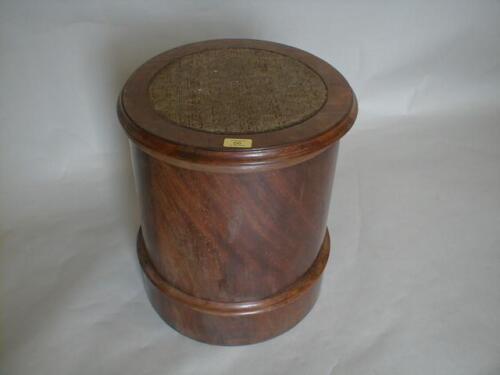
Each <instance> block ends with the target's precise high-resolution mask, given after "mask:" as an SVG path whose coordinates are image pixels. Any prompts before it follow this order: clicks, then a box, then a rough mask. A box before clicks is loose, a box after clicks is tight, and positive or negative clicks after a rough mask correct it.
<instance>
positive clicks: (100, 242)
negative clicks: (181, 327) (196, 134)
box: [0, 0, 500, 375]
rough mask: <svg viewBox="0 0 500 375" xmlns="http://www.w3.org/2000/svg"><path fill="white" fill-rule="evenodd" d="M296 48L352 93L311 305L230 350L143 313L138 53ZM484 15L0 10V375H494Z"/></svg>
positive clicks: (490, 109) (490, 108) (372, 7)
mask: <svg viewBox="0 0 500 375" xmlns="http://www.w3.org/2000/svg"><path fill="white" fill-rule="evenodd" d="M221 37H234V38H236V37H243V38H256V39H267V40H272V41H277V42H282V43H285V44H289V45H293V46H296V47H299V48H302V49H305V50H307V51H310V52H312V53H314V54H316V55H318V56H320V57H322V58H323V59H325V60H327V61H328V62H330V63H331V64H332V65H334V66H335V67H337V68H338V69H339V70H340V71H341V72H342V73H343V74H344V75H345V77H346V78H347V79H348V80H349V82H350V83H351V85H352V87H353V88H354V90H355V92H356V94H357V96H358V99H359V106H360V113H359V117H358V121H357V123H356V124H355V126H354V128H353V129H352V131H351V132H350V133H349V134H348V135H347V136H346V137H345V138H343V140H342V143H341V150H340V156H339V160H338V169H337V174H336V179H335V184H334V192H333V200H332V203H331V215H330V219H329V226H330V230H331V232H332V235H333V256H332V258H331V260H330V262H329V265H328V268H327V270H326V273H325V275H324V282H323V287H322V292H321V295H320V299H319V300H318V303H317V305H316V306H315V307H314V309H313V310H312V312H311V313H310V314H309V315H308V316H307V318H306V319H305V320H303V321H302V323H301V324H299V325H298V326H297V327H296V328H294V329H293V330H291V331H289V332H288V333H286V334H284V335H282V336H280V337H278V338H276V339H273V340H270V341H267V342H264V343H261V344H257V345H251V346H243V347H229V348H227V347H216V346H210V345H205V344H201V343H198V342H195V341H192V340H190V339H188V338H185V337H183V336H181V335H179V334H178V333H176V332H175V331H173V330H172V329H170V328H169V327H168V326H166V325H165V324H164V323H163V322H162V321H161V320H160V318H159V317H158V316H157V315H156V313H155V312H154V311H153V309H152V308H151V307H150V305H149V303H148V301H147V299H146V294H145V292H144V290H143V286H142V283H141V279H140V273H139V268H138V265H137V261H136V256H135V235H136V230H137V228H138V212H137V203H136V202H137V200H136V197H135V192H134V186H133V179H132V172H131V166H130V156H129V152H128V144H127V138H126V136H125V134H124V132H123V131H122V130H121V128H120V126H119V124H118V121H117V117H116V115H115V102H116V98H117V96H118V93H119V91H120V88H121V86H122V85H123V84H124V82H125V80H126V78H127V77H128V76H129V74H130V73H132V71H133V70H134V69H135V68H136V67H138V66H139V65H140V64H141V63H142V62H144V61H145V60H146V59H148V58H150V57H152V56H154V55H156V54H158V53H160V52H162V51H164V50H167V49H169V48H172V47H175V46H178V45H181V44H184V43H188V42H193V41H198V40H204V39H211V38H221ZM499 100H500V3H499V2H498V1H449V2H443V1H420V2H418V1H384V2H375V1H346V2H335V1H316V2H313V1H305V0H302V1H275V0H274V1H253V2H251V1H229V0H220V1H131V0H128V1H127V0H124V1H117V0H114V1H113V0H106V1H104V0H100V1H97V0H86V1H71V2H69V1H55V0H46V1H35V0H32V1H25V0H18V1H14V0H10V1H7V0H2V1H1V2H0V126H1V134H0V152H1V154H0V163H1V164H0V168H1V169H0V194H1V195H0V215H1V216H0V225H1V235H0V246H1V284H0V306H1V320H2V327H1V331H0V332H1V335H2V349H1V350H2V354H1V358H0V359H1V361H0V366H1V367H0V372H1V373H2V374H9V375H10V374H23V375H24V374H37V375H43V374H50V375H54V374H68V375H69V374H239V375H243V374H311V375H312V374H454V375H458V374H490V375H493V374H500V289H499V286H500V146H499V142H500V105H499V104H500V103H499Z"/></svg>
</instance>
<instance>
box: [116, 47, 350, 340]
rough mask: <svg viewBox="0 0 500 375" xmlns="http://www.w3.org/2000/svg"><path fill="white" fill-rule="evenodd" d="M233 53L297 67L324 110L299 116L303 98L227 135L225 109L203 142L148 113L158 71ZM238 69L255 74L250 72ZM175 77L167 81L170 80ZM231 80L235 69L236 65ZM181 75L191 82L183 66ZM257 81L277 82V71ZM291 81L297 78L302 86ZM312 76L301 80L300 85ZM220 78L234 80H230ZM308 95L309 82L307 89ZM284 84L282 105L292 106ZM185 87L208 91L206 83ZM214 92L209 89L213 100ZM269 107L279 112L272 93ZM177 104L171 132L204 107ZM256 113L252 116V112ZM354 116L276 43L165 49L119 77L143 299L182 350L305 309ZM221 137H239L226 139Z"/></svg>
mask: <svg viewBox="0 0 500 375" xmlns="http://www.w3.org/2000/svg"><path fill="white" fill-rule="evenodd" d="M235 48H236V49H238V48H241V49H247V50H248V49H260V50H267V51H270V52H269V53H273V54H276V53H279V54H280V56H288V57H287V58H289V59H295V60H297V61H298V64H300V66H302V67H304V69H309V70H311V71H314V72H315V73H314V75H317V76H318V77H321V81H322V82H324V85H325V86H324V87H326V90H327V91H326V93H327V96H326V99H325V98H323V99H322V101H323V102H322V104H321V105H320V107H319V109H316V110H315V112H314V110H313V109H312V108H315V106H317V105H318V103H319V101H318V103H316V104H315V105H311V103H313V100H310V101H309V102H308V100H309V99H307V100H306V103H305V104H304V105H303V106H300V105H297V112H293V111H292V112H287V111H286V110H284V111H277V112H275V115H276V114H278V115H276V116H275V118H274V119H272V118H269V122H268V123H266V122H265V121H263V120H262V121H260V120H258V118H259V116H258V115H255V116H253V117H252V116H247V118H246V119H245V120H244V121H243V120H242V122H240V123H233V124H232V125H230V122H231V121H229V120H228V119H231V118H236V117H237V116H238V114H239V113H238V111H241V112H242V115H245V111H244V110H243V109H241V108H240V109H238V108H239V107H238V104H234V103H232V104H231V101H230V100H228V101H227V102H228V108H229V110H230V112H231V111H235V112H234V113H231V114H229V113H230V112H228V113H227V114H226V115H224V116H222V117H219V118H216V117H212V118H211V121H212V122H211V123H210V125H209V126H211V127H212V130H214V132H211V131H206V130H207V129H205V131H203V130H202V129H200V126H199V124H198V125H197V124H196V121H194V120H193V121H191V120H189V121H187V122H186V123H185V124H184V125H188V126H181V125H180V124H176V123H174V122H173V121H172V119H169V118H168V116H171V117H175V116H176V115H175V116H174V115H172V113H173V112H172V108H170V109H168V110H166V112H168V113H169V114H168V116H165V113H163V114H162V115H159V114H158V111H157V109H158V108H156V109H155V104H154V103H152V102H151V96H150V92H149V91H148V87H149V84H150V82H151V80H152V79H153V78H154V77H155V76H156V74H158V72H160V74H162V73H161V72H162V71H163V72H165V70H163V69H165V67H168V65H169V64H172V62H174V63H175V61H182V57H183V56H191V57H190V59H191V60H189V61H190V62H189V64H188V63H186V65H190V64H191V65H193V64H194V65H196V64H195V63H193V61H192V59H193V58H194V57H193V56H192V55H193V54H194V53H197V52H200V51H207V50H208V51H210V50H213V49H216V50H217V51H219V52H217V53H216V55H219V57H220V56H222V57H224V56H226V57H227V56H228V54H229V55H230V56H232V57H234V51H233V49H235ZM221 49H222V50H224V49H231V50H230V51H229V50H228V51H222V52H220V50H221ZM238 53H241V51H240V52H238ZM252 53H253V52H252ZM266 53H267V52H266ZM240 57H241V56H240ZM211 58H214V56H211ZM229 60H231V59H229ZM236 60H237V59H236ZM233 63H234V64H236V62H234V61H233ZM238 63H239V64H240V65H241V64H242V63H243V62H242V61H240V62H238ZM224 64H225V63H224ZM224 64H222V65H220V66H219V68H222V67H223V66H224ZM208 65H209V67H210V69H213V65H210V64H208ZM250 66H252V69H257V67H256V65H255V61H254V62H251V63H250ZM247 68H248V67H247ZM176 69H177V68H176ZM176 69H174V70H172V71H170V73H168V74H172V72H173V71H175V72H179V70H178V69H177V70H176ZM225 69H227V70H229V71H230V70H231V68H230V66H227V67H226V68H225ZM283 69H284V70H286V69H287V68H286V66H285V67H283ZM236 70H240V71H241V66H240V67H239V68H238V69H236ZM167 71H168V69H167ZM187 71H193V66H190V67H189V66H188V69H187ZM291 71H293V69H292V70H291ZM271 72H272V75H273V76H274V75H278V74H279V67H277V66H275V67H273V69H271ZM289 72H290V71H289ZM289 72H288V73H289ZM184 73H185V72H184ZM184 73H181V75H182V74H184ZM288 73H286V72H285V73H284V74H285V75H286V74H288ZM294 74H297V75H298V76H297V77H296V79H297V80H299V81H300V80H304V79H306V76H302V77H301V76H300V74H299V73H297V72H295V73H294ZM314 75H312V76H309V78H308V79H311V80H314V79H313V78H311V77H313V76H314ZM225 77H226V79H229V80H231V79H234V77H235V76H234V75H232V73H231V72H230V73H229V74H226V75H225ZM181 78H182V77H181ZM169 79H170V81H169V80H167V81H165V80H163V78H162V81H161V82H162V83H161V85H160V86H161V87H162V88H161V89H160V88H157V89H158V90H160V91H159V92H154V90H155V89H153V101H154V97H155V95H160V94H161V90H165V89H166V88H165V87H164V86H162V85H167V86H170V85H172V84H174V83H173V81H172V78H169ZM183 79H184V78H183ZM190 79H192V80H194V81H193V82H195V81H196V79H195V78H194V77H191V78H190ZM297 80H296V81H293V79H292V80H291V81H290V82H291V83H290V84H291V85H292V86H293V83H294V82H298V81H297ZM181 81H182V79H181ZM278 81H279V79H277V80H276V81H275V82H278ZM230 83H231V82H229V83H228V85H229V86H231V84H230ZM266 84H270V85H271V87H272V85H273V84H272V83H270V81H269V82H267V83H266ZM316 84H317V83H314V82H310V86H309V87H315V85H316ZM280 85H285V83H284V82H281V83H280ZM292 86H291V87H290V88H289V90H290V92H291V93H292V94H291V96H290V98H291V99H290V100H291V102H293V101H294V100H297V98H296V97H295V95H297V93H293V90H294V89H296V87H295V88H294V87H292ZM193 87H194V88H195V89H196V90H197V89H198V86H196V85H194V86H193ZM199 87H202V88H203V89H206V90H209V91H210V83H208V81H207V82H205V83H203V84H201V83H200V86H199ZM223 87H224V84H221V82H217V83H216V88H214V89H213V92H214V93H216V92H217V90H222V88H223ZM304 87H308V86H307V85H306V84H303V85H302V86H301V89H302V90H303V89H304ZM176 90H177V91H176ZM178 90H179V88H178V87H177V88H176V89H173V90H172V91H171V93H170V94H168V95H172V93H173V92H178ZM281 90H284V89H283V87H282V88H281ZM188 91H189V90H188ZM229 91H231V90H229ZM236 91H238V92H239V91H241V92H242V93H241V95H242V96H241V97H240V99H239V101H243V99H244V97H245V96H246V95H244V94H245V93H247V94H248V93H249V92H251V89H250V91H248V90H247V91H245V90H243V89H241V88H240V89H237V90H236ZM285 91H286V90H285ZM285 91H283V93H284V92H285ZM159 93H160V94H159ZM275 94H276V92H274V93H272V95H271V96H273V95H275ZM182 95H184V94H182ZM186 95H187V97H189V95H190V94H186ZM214 95H215V97H212V98H205V99H204V100H207V103H211V101H210V100H216V99H217V98H216V94H214ZM231 95H233V96H234V95H235V94H234V92H233V93H232V94H231ZM280 95H281V94H280ZM160 96H161V95H160ZM274 97H276V98H278V96H274ZM320 97H321V95H319V96H318V98H320ZM169 100H170V99H169ZM183 100H188V101H189V100H190V99H183ZM252 100H253V99H251V98H250V99H249V102H252ZM281 100H282V101H283V102H285V101H286V95H285V96H284V97H283V98H282V99H281ZM173 103H174V104H175V103H176V102H175V100H174V101H172V102H170V103H169V106H172V105H174V104H173ZM177 103H178V105H179V107H178V108H177V109H176V110H175V111H178V114H179V116H180V117H179V118H178V119H177V120H178V121H180V122H183V121H185V120H182V119H193V118H195V117H196V116H198V119H200V118H203V119H205V120H206V117H204V116H207V114H206V113H205V112H204V111H205V109H203V108H200V112H199V113H198V114H197V115H196V116H194V117H193V113H191V114H183V113H184V111H188V110H191V111H193V109H192V108H195V107H196V105H193V106H191V107H190V106H188V107H189V108H191V109H187V108H188V107H186V103H183V102H182V100H181V101H177ZM200 103H201V102H200ZM157 104H158V103H157ZM191 104H192V103H191ZM287 105H288V104H286V103H284V104H283V107H282V108H286V106H287ZM162 108H163V107H162ZM165 108H166V107H165ZM304 108H307V110H304ZM258 109H259V106H255V107H253V109H252V111H258ZM268 110H269V108H268V107H266V106H263V107H262V115H263V117H262V118H267V117H266V116H267V114H268V113H266V111H268ZM309 110H313V112H314V113H313V114H312V115H311V114H310V113H309V112H308V111H309ZM175 111H174V112H175ZM291 113H292V115H290V114H291ZM297 113H300V116H304V115H305V114H307V116H310V117H307V116H306V117H307V118H304V119H302V121H300V122H298V123H296V124H291V125H290V124H289V126H288V127H285V128H283V124H287V121H292V122H293V121H295V120H296V118H297V117H294V116H297ZM356 114H357V104H356V99H355V97H354V94H353V93H352V90H351V89H350V87H349V85H348V84H347V82H345V80H344V79H343V77H342V76H341V75H340V74H339V73H338V72H337V71H336V70H335V69H333V68H331V67H330V66H329V65H328V64H326V63H324V62H323V61H321V60H320V59H318V58H316V57H314V56H312V55H310V54H307V53H306V52H303V51H300V50H297V49H294V48H292V47H287V46H283V45H279V44H276V43H269V42H262V41H248V40H218V41H208V42H202V43H196V44H193V45H187V46H183V47H180V48H178V49H174V50H172V51H167V52H165V53H164V54H161V55H159V56H158V57H156V58H154V59H152V60H150V61H149V62H147V63H146V64H145V65H143V66H142V67H141V68H139V69H138V70H137V71H136V73H134V74H133V75H132V77H131V79H130V80H129V81H128V83H127V84H126V85H125V87H124V89H123V92H122V95H121V96H120V98H119V101H118V115H119V118H120V121H121V123H122V125H123V127H124V129H125V130H126V132H127V134H128V135H129V137H130V140H131V150H132V159H133V166H134V174H135V178H136V186H137V190H138V196H139V200H140V206H141V216H142V225H141V230H140V231H139V235H138V242H137V247H138V256H139V260H140V263H141V266H142V269H143V271H144V282H145V285H146V290H147V292H148V296H149V298H150V300H151V302H152V304H153V306H154V308H155V309H156V311H157V312H158V313H159V315H160V316H161V317H162V318H163V319H164V320H165V321H166V322H167V323H168V324H170V325H171V326H172V327H174V328H175V329H177V330H178V331H179V332H181V333H183V334H185V335H187V336H190V337H192V338H194V339H196V340H200V341H204V342H207V343H212V344H219V345H240V344H250V343H255V342H258V341H262V340H265V339H268V338H271V337H274V336H276V335H278V334H280V333H282V332H284V331H286V330H287V329H289V328H291V327H292V326H294V325H295V324H296V323H297V322H298V321H300V319H302V318H303V317H304V316H305V314H307V312H308V311H309V310H310V309H311V308H312V306H313V304H314V302H315V301H316V298H317V295H318V291H319V285H320V280H321V274H322V272H323V269H324V267H325V265H326V261H327V259H328V254H329V252H330V242H329V236H328V231H327V228H326V221H327V215H328V211H329V202H330V194H331V189H332V183H333V178H334V173H335V165H336V159H337V154H338V149H339V139H340V137H341V136H342V135H343V134H345V132H347V130H348V129H349V128H350V127H351V126H352V124H353V123H354V120H355V118H356ZM183 116H187V117H183ZM190 116H191V117H190ZM227 116H229V117H227ZM280 116H281V118H280ZM179 119H181V120H179ZM259 121H260V122H259ZM228 124H229V125H228ZM231 126H234V128H232V127H231ZM274 128H275V130H271V129H274ZM231 129H233V130H234V129H240V130H242V131H243V133H241V134H238V135H237V136H235V135H234V134H232V133H231ZM265 130H268V131H265ZM218 131H224V133H217V132H218ZM249 131H262V132H258V133H251V132H249ZM228 140H230V142H228ZM238 146H240V147H238Z"/></svg>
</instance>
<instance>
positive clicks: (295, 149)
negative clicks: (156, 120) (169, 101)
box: [117, 93, 358, 173]
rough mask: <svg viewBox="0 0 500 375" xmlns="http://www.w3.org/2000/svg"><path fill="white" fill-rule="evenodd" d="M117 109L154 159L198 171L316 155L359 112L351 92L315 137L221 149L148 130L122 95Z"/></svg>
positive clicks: (257, 166)
mask: <svg viewBox="0 0 500 375" xmlns="http://www.w3.org/2000/svg"><path fill="white" fill-rule="evenodd" d="M117 112H118V118H119V120H120V123H121V125H122V127H123V129H124V130H125V132H126V133H127V135H128V137H129V139H130V140H131V141H132V142H133V143H134V144H135V145H136V146H137V147H139V148H140V149H141V150H142V151H144V152H146V153H147V154H149V155H151V156H152V157H154V158H155V159H159V160H162V161H165V162H167V163H169V164H171V165H174V166H177V167H181V168H187V169H194V170H199V171H206V172H215V173H246V172H256V171H259V172H260V171H267V170H273V169H278V168H283V167H287V166H292V165H295V164H298V163H301V162H303V161H306V160H309V159H311V158H313V157H314V156H316V155H318V154H319V153H321V152H322V151H324V150H326V148H328V146H330V145H332V144H333V143H335V142H336V141H338V140H339V139H340V138H342V137H343V136H344V135H345V134H346V133H347V132H348V131H349V129H351V127H352V126H353V124H354V121H355V120H356V117H357V114H358V103H357V99H356V96H355V94H354V93H353V94H352V105H351V110H350V111H349V112H348V113H347V114H346V115H345V116H344V117H343V118H342V119H341V120H340V121H339V122H338V123H337V124H336V125H335V126H333V127H331V128H330V129H328V130H327V131H325V132H323V133H321V134H319V135H317V136H315V137H312V138H309V139H304V140H303V141H301V142H295V143H288V144H287V143H284V144H282V145H280V146H274V147H269V148H252V149H248V150H243V149H237V150H236V149H230V150H229V149H228V150H224V151H217V150H210V149H202V148H196V147H193V146H187V145H181V144H176V143H173V142H170V141H167V140H166V139H164V138H160V137H158V136H156V135H154V134H152V133H149V132H147V131H146V130H144V129H143V128H141V127H139V126H137V124H135V123H134V122H133V121H132V119H131V118H130V117H129V116H128V114H127V113H126V111H125V109H124V108H123V103H122V95H120V96H119V97H118V102H117Z"/></svg>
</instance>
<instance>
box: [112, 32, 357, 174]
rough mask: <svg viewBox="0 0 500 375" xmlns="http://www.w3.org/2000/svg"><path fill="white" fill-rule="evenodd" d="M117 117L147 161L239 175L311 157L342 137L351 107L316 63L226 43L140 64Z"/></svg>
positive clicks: (337, 79)
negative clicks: (151, 157) (147, 155)
mask: <svg viewBox="0 0 500 375" xmlns="http://www.w3.org/2000/svg"><path fill="white" fill-rule="evenodd" d="M118 114H119V117H120V121H121V123H122V125H123V127H124V128H125V130H126V131H127V133H128V135H129V137H130V138H131V139H132V140H133V141H134V142H135V143H136V144H138V145H139V147H141V148H142V149H143V150H145V151H146V152H148V153H150V154H153V155H154V156H155V157H159V158H162V159H167V160H168V161H169V162H171V163H173V164H176V165H180V166H183V167H189V168H196V169H203V170H206V169H207V168H209V169H216V170H223V171H242V170H253V169H257V168H264V167H270V166H271V167H272V166H279V165H278V164H280V165H281V164H283V163H285V164H287V165H288V164H293V163H295V162H300V161H301V160H305V159H307V158H308V157H312V156H314V155H315V154H317V153H318V152H320V151H321V150H323V149H324V148H325V147H327V146H328V145H330V144H331V143H333V142H335V141H336V140H338V139H339V138H340V137H341V136H342V135H343V134H345V133H346V132H347V130H349V128H350V127H351V126H352V124H353V123H354V120H355V117H356V114H357V105H356V99H355V96H354V93H353V92H352V90H351V88H350V87H349V84H348V83H347V82H346V80H345V79H344V78H343V77H342V76H341V74H340V73H338V72H337V71H336V70H335V69H334V68H332V67H331V66H330V65H329V64H327V63H326V62H324V61H323V60H321V59H319V58H317V57H315V56H313V55H311V54H309V53H307V52H304V51H301V50H299V49H296V48H292V47H288V46H285V45H281V44H277V43H271V42H264V41H256V40H236V39H226V40H212V41H206V42H200V43H194V44H189V45H185V46H182V47H179V48H176V49H173V50H170V51H167V52H165V53H162V54H160V55H158V56H156V57H154V58H153V59H151V60H149V61H148V62H146V63H145V64H144V65H142V66H141V67H140V68H139V69H138V70H137V71H135V72H134V73H133V75H132V76H131V77H130V79H129V80H128V81H127V83H126V85H125V87H124V88H123V91H122V94H121V95H120V99H119V103H118Z"/></svg>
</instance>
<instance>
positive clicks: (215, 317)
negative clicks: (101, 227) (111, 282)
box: [137, 230, 330, 345]
mask: <svg viewBox="0 0 500 375" xmlns="http://www.w3.org/2000/svg"><path fill="white" fill-rule="evenodd" d="M137 252H138V256H139V261H140V264H141V267H142V270H143V279H144V284H145V288H146V292H147V294H148V297H149V300H150V301H151V304H152V305H153V307H154V308H155V310H156V311H157V312H158V314H159V315H160V316H161V317H162V318H163V320H165V322H166V323H168V324H169V325H170V326H172V327H173V328H174V329H176V330H177V331H179V332H180V333H182V334H183V335H186V336H189V337H191V338H193V339H195V340H198V341H203V342H206V343H209V344H216V345H245V344H253V343H256V342H259V341H264V340H267V339H270V338H272V337H275V336H277V335H279V334H281V333H283V332H285V331H287V330H288V329H290V328H292V327H293V326H294V325H296V324H297V323H298V322H299V321H300V320H302V318H303V317H304V316H305V315H306V314H307V313H308V312H309V310H310V309H311V308H312V307H313V305H314V303H315V302H316V299H317V297H318V293H319V288H320V284H321V275H322V273H323V270H324V268H325V266H326V263H327V261H328V256H329V254H330V237H329V235H328V231H327V232H326V234H325V238H324V240H323V244H322V245H321V249H320V251H319V253H318V256H317V257H316V259H315V261H314V263H313V264H312V265H311V267H310V268H309V269H308V270H307V272H306V273H305V274H304V275H302V277H300V278H299V279H298V280H296V281H295V282H294V283H293V284H291V285H290V286H289V287H288V288H286V289H285V290H283V291H281V292H279V293H277V294H274V295H272V296H270V297H268V298H264V299H261V300H258V301H250V302H217V301H210V300H205V299H201V298H197V297H194V296H191V295H189V294H187V293H185V292H183V291H181V290H179V289H177V288H175V287H174V286H172V285H171V284H169V283H168V282H167V281H166V280H164V279H163V278H162V277H161V276H160V275H159V274H158V272H157V271H156V270H155V268H154V266H153V264H152V263H151V261H150V259H149V256H148V252H147V250H146V245H145V243H144V239H143V237H142V231H141V230H139V234H138V236H137Z"/></svg>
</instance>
